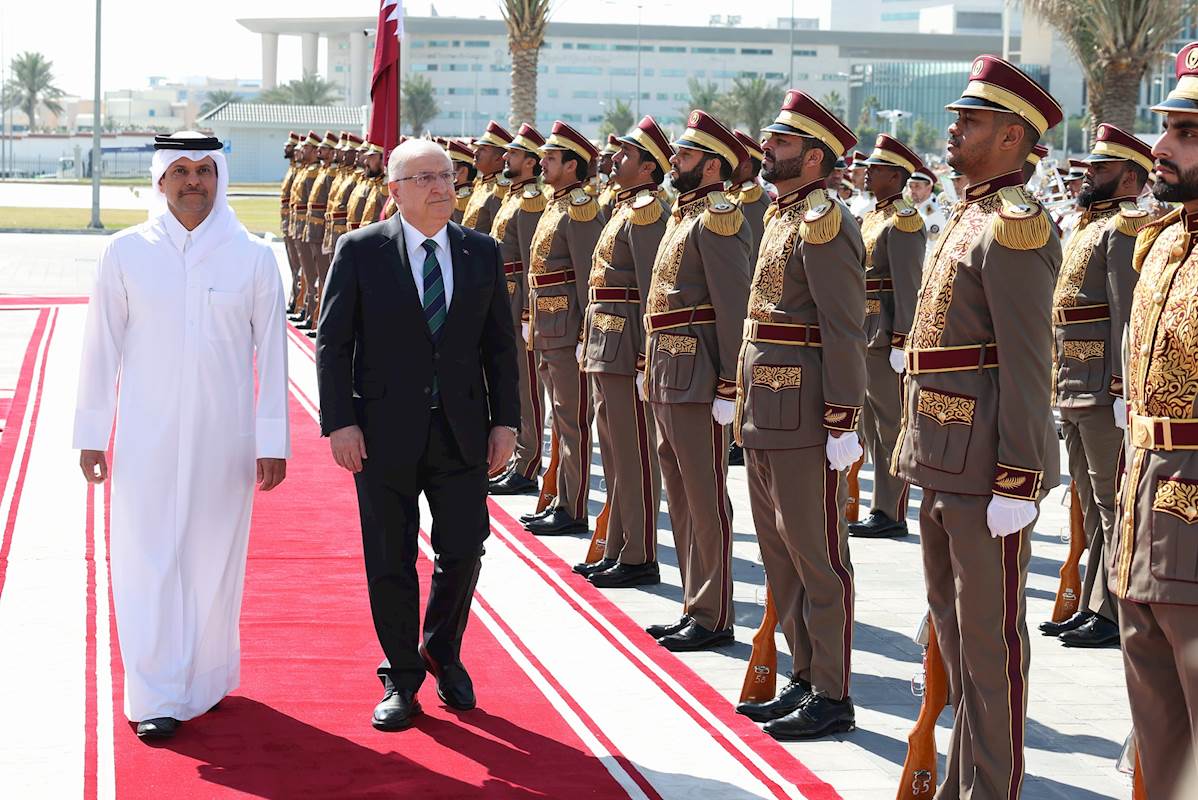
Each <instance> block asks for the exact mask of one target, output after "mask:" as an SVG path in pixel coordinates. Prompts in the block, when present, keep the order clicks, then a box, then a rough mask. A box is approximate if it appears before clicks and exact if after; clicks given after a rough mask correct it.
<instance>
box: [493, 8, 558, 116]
mask: <svg viewBox="0 0 1198 800" xmlns="http://www.w3.org/2000/svg"><path fill="white" fill-rule="evenodd" d="M552 7H553V3H552V2H551V0H501V2H500V3H499V11H500V13H501V14H502V15H503V21H504V22H506V23H507V48H508V52H510V53H511V55H512V111H511V115H510V116H509V117H508V122H509V123H511V125H513V126H515V125H519V124H520V123H521V122H527V123H530V124H535V123H536V119H537V62H538V61H539V60H540V56H541V46H542V45H543V44H544V43H545V28H546V26H547V25H548V24H549V13H550V11H552V10H553V8H552Z"/></svg>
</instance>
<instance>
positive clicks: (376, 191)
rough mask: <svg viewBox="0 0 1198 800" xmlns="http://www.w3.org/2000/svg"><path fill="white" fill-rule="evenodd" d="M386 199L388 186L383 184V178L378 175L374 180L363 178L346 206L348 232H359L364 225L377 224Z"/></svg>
mask: <svg viewBox="0 0 1198 800" xmlns="http://www.w3.org/2000/svg"><path fill="white" fill-rule="evenodd" d="M386 199H387V185H386V184H385V183H384V182H383V176H382V175H378V176H376V177H374V178H367V177H365V176H363V177H362V178H361V180H359V181H358V182H357V184H355V185H354V190H353V192H352V193H351V194H350V196H349V203H348V204H347V205H346V209H345V227H346V230H351V231H353V230H357V229H358V228H361V227H362V226H363V225H369V224H370V223H372V222H376V221H377V220H378V218H379V212H380V211H381V210H382V208H383V203H384V201H386Z"/></svg>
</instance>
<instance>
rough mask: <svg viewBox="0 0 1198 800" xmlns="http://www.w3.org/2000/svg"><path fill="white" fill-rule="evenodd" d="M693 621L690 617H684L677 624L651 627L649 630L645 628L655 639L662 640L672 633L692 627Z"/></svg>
mask: <svg viewBox="0 0 1198 800" xmlns="http://www.w3.org/2000/svg"><path fill="white" fill-rule="evenodd" d="M693 621H694V620H692V619H691V618H690V617H683V618H682V619H680V620H678V621H677V622H671V623H669V624H666V625H650V626H649V627H648V628H645V633H647V634H649V635H650V636H652V637H653V638H654V639H660V638H661V637H663V636H669V635H670V634H671V633H678V631H680V630H682V629H683V628H685V627H686V626H687V625H690V624H691V622H693Z"/></svg>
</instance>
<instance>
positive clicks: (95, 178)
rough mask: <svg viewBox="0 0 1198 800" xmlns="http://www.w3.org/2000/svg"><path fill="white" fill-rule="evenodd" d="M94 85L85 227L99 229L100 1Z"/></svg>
mask: <svg viewBox="0 0 1198 800" xmlns="http://www.w3.org/2000/svg"><path fill="white" fill-rule="evenodd" d="M95 69H96V83H95V89H94V91H93V93H92V219H91V222H90V223H89V224H88V226H87V227H89V228H95V229H97V230H98V229H101V228H103V227H104V224H103V223H102V222H100V165H101V158H100V116H101V115H100V0H96V67H95Z"/></svg>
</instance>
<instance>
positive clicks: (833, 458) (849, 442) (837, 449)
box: [824, 431, 865, 472]
mask: <svg viewBox="0 0 1198 800" xmlns="http://www.w3.org/2000/svg"><path fill="white" fill-rule="evenodd" d="M824 450H825V452H826V453H827V454H828V466H830V467H832V469H834V470H836V471H837V472H840V471H841V470H842V469H846V468H848V467H851V466H852V465H853V464H855V463H857V459H859V458H861V454H862V453H864V452H865V451H864V450H862V449H861V442H860V441H859V440H858V439H857V432H856V431H850V432H848V433H842V434H840V436H833V435H832V434H831V433H829V434H828V444H827V445H825V447H824Z"/></svg>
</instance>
